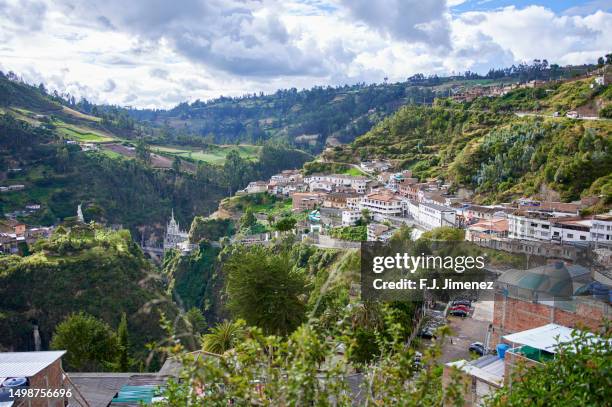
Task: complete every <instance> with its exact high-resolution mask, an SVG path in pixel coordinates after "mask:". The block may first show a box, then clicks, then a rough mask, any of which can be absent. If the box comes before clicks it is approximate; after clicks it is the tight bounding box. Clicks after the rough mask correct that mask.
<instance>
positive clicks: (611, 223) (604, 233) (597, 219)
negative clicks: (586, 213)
mask: <svg viewBox="0 0 612 407" xmlns="http://www.w3.org/2000/svg"><path fill="white" fill-rule="evenodd" d="M590 234H591V241H593V242H596V243H600V242H601V243H604V242H605V243H612V215H610V214H607V215H595V216H594V217H593V219H592V220H591V230H590Z"/></svg>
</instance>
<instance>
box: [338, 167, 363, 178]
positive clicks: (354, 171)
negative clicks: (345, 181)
mask: <svg viewBox="0 0 612 407" xmlns="http://www.w3.org/2000/svg"><path fill="white" fill-rule="evenodd" d="M342 174H346V175H353V176H355V177H359V176H363V175H366V173H364V172H363V171H361V170H360V169H358V168H355V167H351V168H349V169H347V170H345V171H343V172H342Z"/></svg>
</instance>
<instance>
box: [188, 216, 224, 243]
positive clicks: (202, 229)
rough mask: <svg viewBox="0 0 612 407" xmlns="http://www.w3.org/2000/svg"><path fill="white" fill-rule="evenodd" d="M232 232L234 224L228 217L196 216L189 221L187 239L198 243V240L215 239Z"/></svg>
mask: <svg viewBox="0 0 612 407" xmlns="http://www.w3.org/2000/svg"><path fill="white" fill-rule="evenodd" d="M233 233H234V224H233V223H232V221H231V220H229V219H207V218H204V217H203V216H196V217H194V218H193V221H192V222H191V228H190V230H189V241H190V242H192V243H198V242H199V241H200V240H203V239H204V240H209V241H217V240H219V239H221V238H222V237H225V236H231V235H232V234H233Z"/></svg>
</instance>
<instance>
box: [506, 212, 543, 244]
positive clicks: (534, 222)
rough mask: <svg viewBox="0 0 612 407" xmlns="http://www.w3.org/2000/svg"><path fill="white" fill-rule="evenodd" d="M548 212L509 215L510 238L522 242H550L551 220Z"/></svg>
mask: <svg viewBox="0 0 612 407" xmlns="http://www.w3.org/2000/svg"><path fill="white" fill-rule="evenodd" d="M551 218H552V215H551V214H550V213H546V212H525V213H513V214H509V215H508V237H509V238H510V239H522V240H550V239H551V238H552V233H551V224H550V220H551Z"/></svg>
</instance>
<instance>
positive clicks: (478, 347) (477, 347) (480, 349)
mask: <svg viewBox="0 0 612 407" xmlns="http://www.w3.org/2000/svg"><path fill="white" fill-rule="evenodd" d="M468 350H469V351H470V352H474V353H477V354H479V355H480V356H483V355H484V354H485V353H486V352H485V347H484V345H483V344H482V343H481V342H474V343H472V344H470V347H469V348H468Z"/></svg>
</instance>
